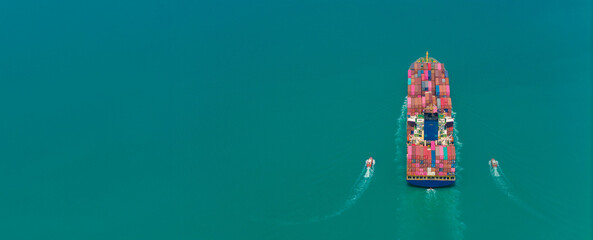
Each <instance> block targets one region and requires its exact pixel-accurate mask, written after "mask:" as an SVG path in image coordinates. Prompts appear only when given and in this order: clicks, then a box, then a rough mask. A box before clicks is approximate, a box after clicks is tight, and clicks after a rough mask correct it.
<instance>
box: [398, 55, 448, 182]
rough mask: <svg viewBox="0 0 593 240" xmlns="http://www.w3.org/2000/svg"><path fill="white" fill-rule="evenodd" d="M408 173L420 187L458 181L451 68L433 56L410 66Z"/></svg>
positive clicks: (407, 177) (411, 179)
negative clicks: (450, 83)
mask: <svg viewBox="0 0 593 240" xmlns="http://www.w3.org/2000/svg"><path fill="white" fill-rule="evenodd" d="M407 104H408V107H407V109H408V113H407V118H408V119H407V137H406V140H407V147H408V151H407V174H406V181H407V182H408V183H409V184H411V185H414V186H419V187H445V186H450V185H453V184H455V165H456V163H455V159H456V158H455V157H456V156H455V146H454V139H453V124H454V119H455V114H454V113H453V111H452V103H451V91H450V88H449V72H448V71H447V70H446V69H445V65H444V64H443V63H441V62H439V61H437V60H436V59H434V58H432V57H428V52H426V57H421V58H419V59H418V60H416V61H415V62H414V63H412V65H411V66H410V69H408V99H407Z"/></svg>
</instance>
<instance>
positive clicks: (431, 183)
mask: <svg viewBox="0 0 593 240" xmlns="http://www.w3.org/2000/svg"><path fill="white" fill-rule="evenodd" d="M406 181H407V182H408V184H410V185H414V186H417V187H425V188H427V187H430V188H438V187H447V186H452V185H453V184H455V181H439V180H406Z"/></svg>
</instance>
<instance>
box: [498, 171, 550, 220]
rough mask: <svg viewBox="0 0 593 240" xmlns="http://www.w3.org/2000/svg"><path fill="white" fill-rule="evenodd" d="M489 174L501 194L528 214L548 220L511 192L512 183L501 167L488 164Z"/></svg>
mask: <svg viewBox="0 0 593 240" xmlns="http://www.w3.org/2000/svg"><path fill="white" fill-rule="evenodd" d="M490 175H491V176H492V180H493V181H494V183H495V184H496V187H497V188H498V190H500V192H502V194H504V195H505V196H507V197H508V198H509V199H510V200H511V201H513V202H514V203H515V204H517V206H519V207H521V208H523V209H524V210H525V211H527V212H529V213H530V214H532V215H534V216H536V217H539V218H540V219H543V220H547V221H550V220H549V219H548V218H547V217H545V216H544V215H542V214H541V212H540V211H538V210H536V209H535V208H533V207H532V206H531V205H530V204H528V203H527V202H525V201H523V200H522V199H521V198H519V197H517V195H515V194H514V193H513V188H512V185H511V184H510V181H509V179H508V178H507V177H506V176H505V174H504V171H503V170H502V167H501V166H500V165H498V167H497V168H493V167H492V166H490Z"/></svg>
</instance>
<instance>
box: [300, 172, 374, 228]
mask: <svg viewBox="0 0 593 240" xmlns="http://www.w3.org/2000/svg"><path fill="white" fill-rule="evenodd" d="M374 173H375V169H374V167H372V168H371V169H370V170H369V171H368V177H367V168H366V166H365V167H364V168H363V169H362V172H361V173H360V175H359V176H358V179H357V180H356V182H355V183H354V185H353V186H352V188H351V189H350V193H349V194H348V197H347V198H346V200H345V201H344V203H343V204H342V206H341V207H340V209H339V210H338V211H336V212H333V213H331V214H328V215H325V216H322V217H314V218H312V219H310V220H309V223H315V222H320V221H324V220H327V219H329V218H333V217H336V216H339V215H340V214H342V213H344V212H345V211H346V210H348V209H350V208H351V207H352V206H354V204H355V203H356V201H358V199H360V197H362V195H363V194H364V192H365V191H366V190H367V188H369V185H370V184H371V181H372V180H373V175H374Z"/></svg>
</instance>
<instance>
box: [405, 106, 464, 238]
mask: <svg viewBox="0 0 593 240" xmlns="http://www.w3.org/2000/svg"><path fill="white" fill-rule="evenodd" d="M406 122H407V101H406V99H404V102H403V104H402V106H401V113H400V117H399V119H398V122H397V131H396V134H395V144H396V158H395V162H396V164H397V167H396V173H395V177H396V178H397V179H405V178H406V152H405V151H406V149H405V148H404V146H406V133H405V131H406ZM457 133H458V131H457V126H455V129H454V138H455V145H456V155H457V158H458V159H457V160H456V161H457V164H460V162H461V161H460V160H461V156H460V152H459V151H460V149H461V147H462V146H463V144H462V143H461V142H459V137H458V135H457ZM456 169H457V176H456V177H457V181H456V184H455V185H451V186H447V187H442V188H435V189H426V188H422V187H417V186H413V185H410V184H398V185H397V186H398V192H399V195H398V197H397V199H396V200H397V201H396V203H397V204H398V207H397V210H396V213H395V215H396V218H397V220H398V221H397V225H396V226H394V228H395V229H397V231H396V232H397V235H396V236H397V237H396V239H424V238H433V237H435V238H437V237H438V238H445V239H463V232H464V230H465V224H464V223H463V222H462V221H461V219H460V216H461V213H460V212H459V210H458V204H459V197H460V195H461V192H460V191H459V189H458V187H457V186H458V185H459V184H461V182H462V181H461V176H460V175H461V174H460V172H461V171H462V170H463V169H462V168H461V167H459V165H457V167H456ZM434 222H442V223H444V224H440V225H438V228H439V229H433V231H426V226H427V225H432V224H433V223H434Z"/></svg>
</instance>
